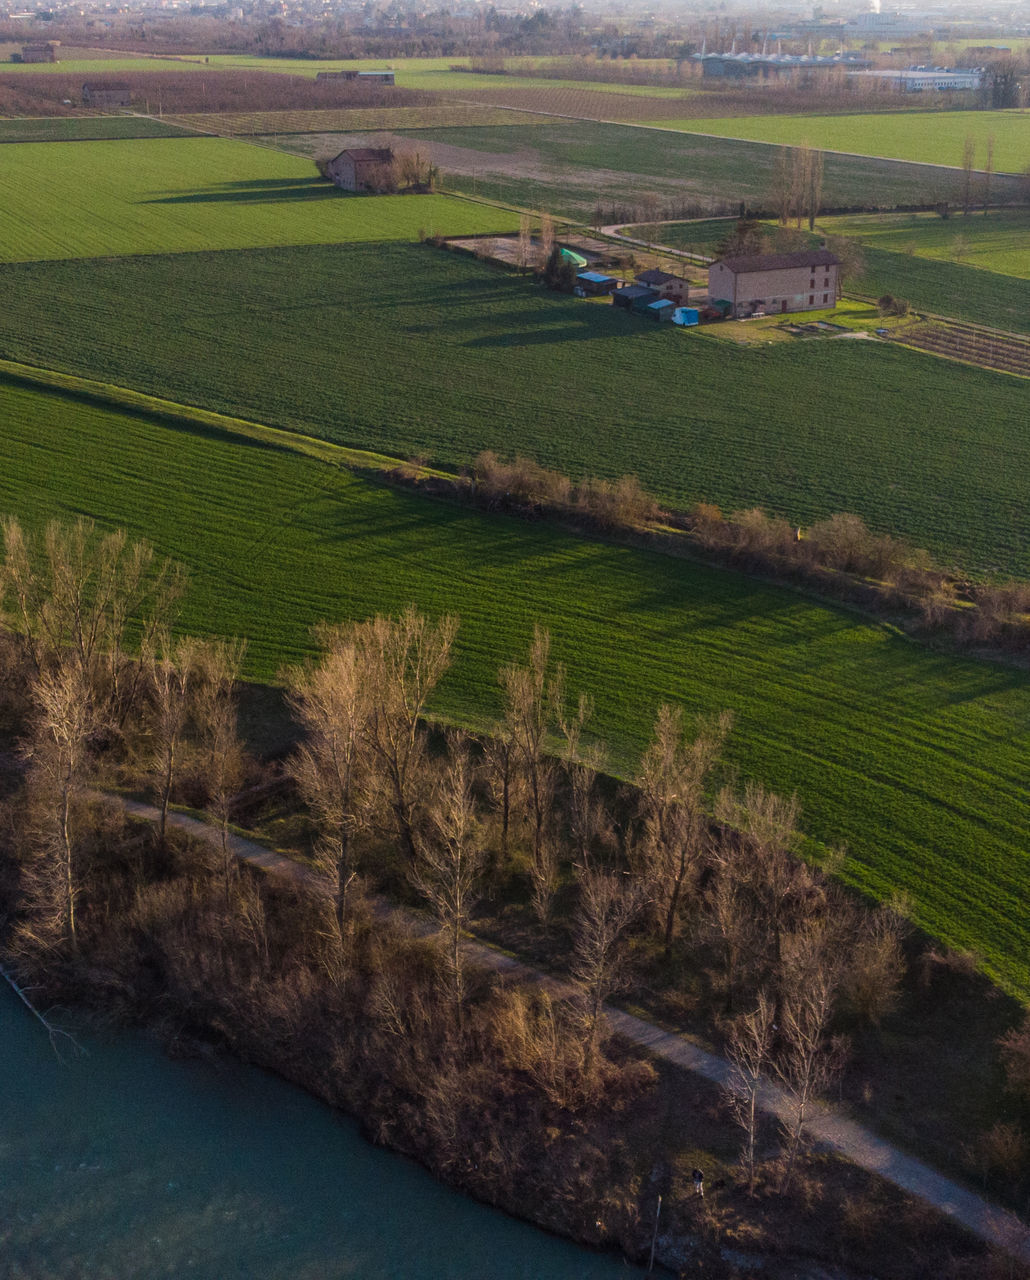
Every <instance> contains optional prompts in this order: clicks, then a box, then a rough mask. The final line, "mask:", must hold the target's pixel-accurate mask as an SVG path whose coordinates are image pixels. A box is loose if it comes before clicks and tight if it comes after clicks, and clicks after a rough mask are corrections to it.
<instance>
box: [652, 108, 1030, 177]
mask: <svg viewBox="0 0 1030 1280" xmlns="http://www.w3.org/2000/svg"><path fill="white" fill-rule="evenodd" d="M654 127H656V128H657V127H661V128H663V129H682V130H685V131H686V132H688V133H707V134H714V135H716V136H717V137H723V138H745V139H748V140H749V141H753V142H771V143H774V144H776V145H777V146H799V145H801V144H802V143H806V142H807V143H808V144H809V145H810V146H813V147H819V148H821V149H823V150H826V151H845V152H850V153H853V154H856V155H863V156H886V157H888V158H890V159H892V160H908V161H911V162H912V163H913V164H942V165H950V166H955V167H958V166H961V164H962V152H963V146H964V144H965V140H966V138H967V137H971V138H973V139H974V141H975V143H976V155H975V164H976V166H977V167H978V168H982V167H983V165H984V164H985V163H986V160H987V139H988V138H989V137H990V136H992V135H993V137H994V169H995V171H996V172H1007V173H1022V172H1023V170H1024V169H1025V168H1026V166H1027V165H1028V164H1030V112H1027V111H926V112H923V111H920V112H908V111H905V112H897V113H886V114H879V115H871V114H866V115H854V116H736V117H730V118H728V119H723V120H704V119H700V120H656V121H654Z"/></svg>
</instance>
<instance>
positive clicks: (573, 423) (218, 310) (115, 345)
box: [0, 144, 1030, 575]
mask: <svg viewBox="0 0 1030 1280" xmlns="http://www.w3.org/2000/svg"><path fill="white" fill-rule="evenodd" d="M107 145H113V144H107ZM171 145H177V144H171ZM0 288H2V289H3V294H4V297H5V306H4V308H3V309H2V311H0V354H2V355H4V356H7V357H9V358H11V359H16V360H24V361H26V362H28V363H33V364H38V365H43V366H46V367H51V368H60V369H64V370H67V371H69V372H77V373H81V374H83V375H85V376H95V377H98V378H100V379H102V380H104V381H108V382H113V383H117V384H121V385H126V386H134V387H137V388H139V389H141V390H144V391H148V392H150V393H151V394H155V395H161V396H165V397H167V398H168V399H171V400H177V401H184V402H188V403H191V404H197V405H202V406H205V407H208V408H212V409H215V410H218V411H220V412H225V413H231V414H238V415H239V416H242V417H248V418H254V419H256V420H259V421H266V422H270V423H272V424H274V425H280V426H285V427H293V428H296V429H298V430H302V431H309V432H311V433H312V434H316V435H322V436H324V437H326V438H328V439H331V440H335V441H338V442H340V443H346V444H352V445H355V446H356V447H360V448H369V449H375V450H379V451H382V452H384V453H389V454H393V455H400V456H413V455H426V456H428V457H429V458H430V459H436V460H440V461H442V462H446V463H450V464H452V465H456V466H460V465H462V464H465V463H467V462H468V461H470V459H471V458H472V457H473V456H474V455H475V454H476V453H477V452H478V451H479V450H480V449H483V448H493V449H496V450H499V451H501V452H502V453H504V454H510V453H511V452H513V451H515V450H523V451H525V452H527V453H529V454H530V455H531V456H533V457H535V458H537V459H538V460H539V461H541V462H543V463H545V464H547V465H550V466H556V467H559V468H560V469H561V470H563V471H565V472H567V473H570V474H572V475H575V476H578V475H580V474H582V473H583V472H584V471H593V472H597V473H600V474H604V475H609V476H613V475H619V474H622V473H624V472H636V473H637V474H639V475H640V477H641V479H642V480H643V482H644V483H645V485H646V486H647V487H648V488H650V489H652V490H654V491H656V492H658V493H660V494H661V495H663V496H664V497H666V498H667V499H670V500H672V501H674V502H676V503H677V504H681V505H686V504H688V503H690V502H692V501H695V500H697V499H698V498H705V499H707V500H709V501H713V502H718V503H719V504H721V505H723V506H724V507H727V508H736V507H742V506H750V505H753V504H755V503H761V504H765V505H767V506H768V507H770V508H771V509H773V510H775V511H777V512H779V513H781V514H783V515H786V516H788V517H789V518H792V519H795V520H797V521H798V522H800V523H802V524H808V523H810V522H811V521H812V520H813V519H815V518H818V517H821V516H825V515H827V514H829V513H831V512H833V511H840V510H851V511H857V512H859V513H860V514H862V515H864V516H865V517H866V518H867V519H868V520H869V521H870V522H871V523H872V524H874V525H875V526H876V527H877V528H880V529H883V530H887V531H890V532H892V533H895V534H903V535H907V536H909V537H911V538H912V539H914V540H915V541H916V542H918V543H919V544H921V545H929V546H931V547H932V548H933V549H935V550H936V551H937V552H939V553H940V554H942V555H944V556H946V557H948V558H951V557H954V558H955V559H956V560H957V561H959V562H960V563H963V564H965V565H967V566H972V567H974V568H985V567H986V568H990V567H1000V568H1003V569H1008V570H1013V571H1018V572H1020V573H1024V574H1028V575H1030V437H1028V435H1027V432H1026V387H1025V384H1023V383H1021V382H1018V381H1016V380H1015V379H1008V378H1005V377H1004V376H1002V375H996V374H988V373H983V372H981V371H979V370H976V369H972V368H966V367H963V366H960V365H956V364H948V363H945V362H942V361H938V360H935V359H932V358H930V357H928V356H924V355H919V354H916V353H912V352H906V351H903V350H900V349H895V348H890V347H886V346H883V345H881V344H872V343H863V342H833V341H830V342H821V343H797V344H791V345H779V346H776V347H771V348H768V349H764V348H761V349H747V350H738V349H736V348H731V347H729V346H728V345H727V344H725V343H721V342H718V341H715V340H713V339H712V338H709V337H706V336H705V334H704V333H703V332H701V333H693V334H687V333H684V332H682V331H679V330H676V329H674V327H673V326H671V325H662V326H659V325H655V324H654V323H653V322H651V321H648V320H645V319H638V318H636V317H630V316H627V315H625V314H624V313H622V312H621V311H618V310H616V309H615V308H614V307H609V306H592V305H590V304H587V303H584V302H581V301H578V300H576V299H572V298H565V297H561V296H559V295H554V294H549V293H546V292H543V291H542V290H540V289H539V288H538V287H537V286H535V285H534V284H532V283H530V282H528V281H524V280H519V279H517V278H515V277H513V276H511V275H508V274H506V273H504V272H502V271H500V270H498V269H495V268H490V267H485V266H481V265H479V264H476V263H474V262H472V261H470V260H469V259H467V258H464V257H458V256H457V255H451V254H448V253H446V252H445V251H441V250H436V249H432V248H430V247H429V246H421V245H402V244H378V245H351V246H348V247H345V248H344V247H340V248H326V247H321V248H319V247H309V248H295V249H282V250H269V251H262V252H245V253H236V254H229V253H224V254H191V255H170V256H163V257H162V256H156V257H140V258H127V259H120V260H113V261H109V262H77V261H69V262H63V263H52V264H46V265H42V264H41V265H32V264H24V265H17V266H8V267H5V268H3V269H2V271H0ZM55 297H59V298H60V299H61V300H62V305H61V306H60V307H54V306H53V305H52V300H53V299H54V298H55ZM801 389H803V390H801Z"/></svg>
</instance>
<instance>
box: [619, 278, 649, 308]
mask: <svg viewBox="0 0 1030 1280" xmlns="http://www.w3.org/2000/svg"><path fill="white" fill-rule="evenodd" d="M657 300H658V294H657V293H655V291H654V289H648V288H647V286H646V285H642V284H631V285H629V286H627V288H625V289H620V290H619V291H618V293H613V294H612V302H613V303H614V304H615V306H617V307H625V309H626V310H627V311H646V310H647V308H648V307H649V306H650V305H651V303H652V302H657Z"/></svg>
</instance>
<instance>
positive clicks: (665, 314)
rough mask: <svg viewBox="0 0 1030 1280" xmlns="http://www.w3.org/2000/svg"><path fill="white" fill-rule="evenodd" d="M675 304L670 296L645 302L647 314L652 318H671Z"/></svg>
mask: <svg viewBox="0 0 1030 1280" xmlns="http://www.w3.org/2000/svg"><path fill="white" fill-rule="evenodd" d="M675 310H676V304H675V302H673V300H672V299H671V298H659V299H658V301H657V302H649V303H648V304H647V314H648V315H649V316H651V318H652V319H653V320H671V319H672V314H673V312H674V311H675Z"/></svg>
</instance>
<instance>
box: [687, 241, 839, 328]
mask: <svg viewBox="0 0 1030 1280" xmlns="http://www.w3.org/2000/svg"><path fill="white" fill-rule="evenodd" d="M839 272H840V259H839V258H837V256H836V255H835V254H832V253H830V251H829V250H828V249H805V250H803V251H801V252H800V253H760V254H752V255H749V256H746V257H740V258H723V259H721V261H719V262H713V263H712V265H711V266H710V267H709V268H708V296H709V298H710V299H711V300H712V302H713V303H717V302H728V303H729V304H730V307H729V311H728V314H729V315H730V316H733V317H737V318H739V317H741V316H752V315H754V314H755V313H756V312H759V311H761V312H764V313H765V314H766V315H771V314H772V313H773V312H783V311H818V310H820V309H821V308H823V307H832V306H835V305H836V302H837V280H838V275H839Z"/></svg>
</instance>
